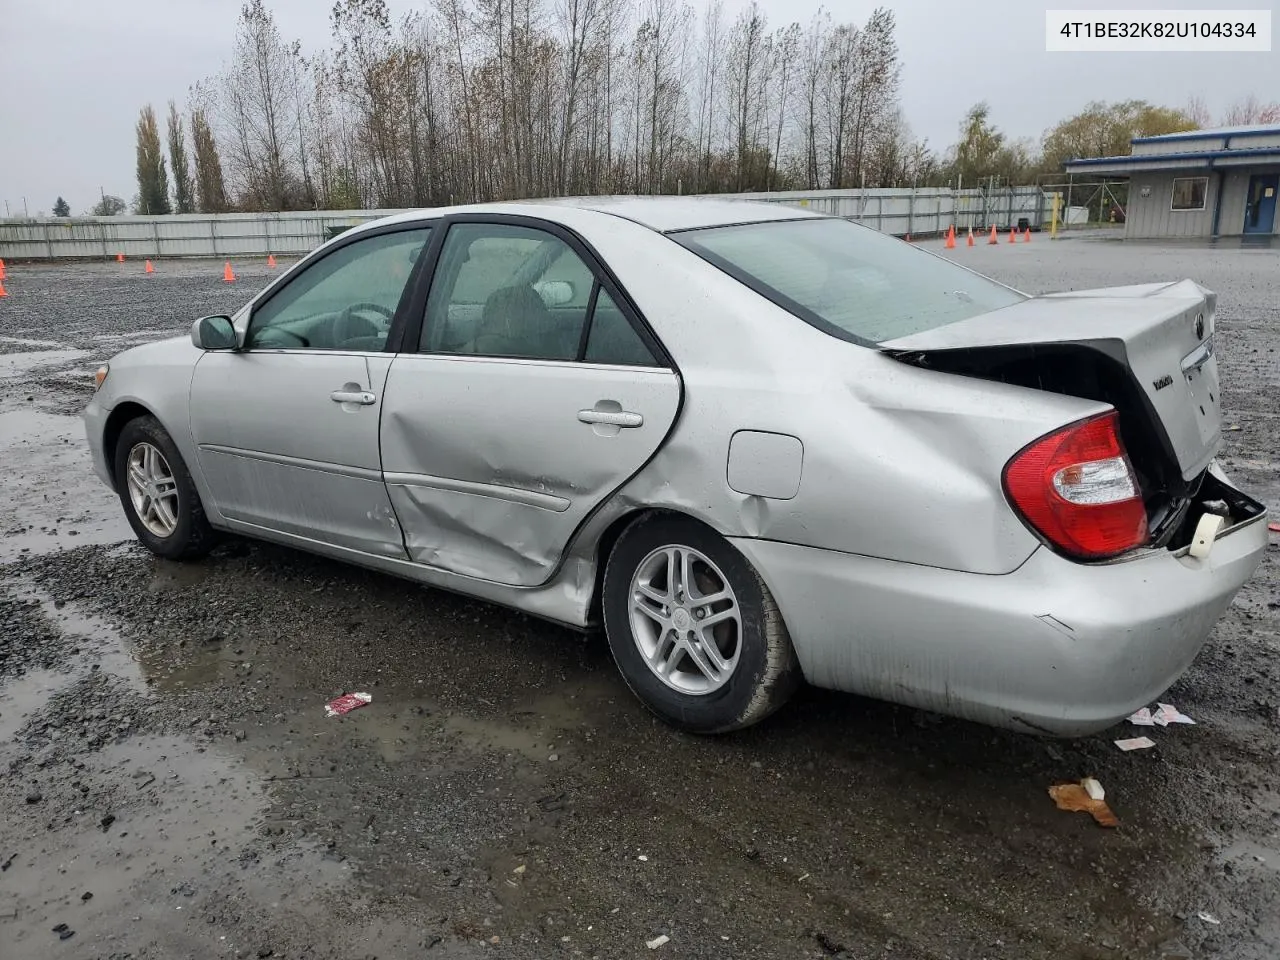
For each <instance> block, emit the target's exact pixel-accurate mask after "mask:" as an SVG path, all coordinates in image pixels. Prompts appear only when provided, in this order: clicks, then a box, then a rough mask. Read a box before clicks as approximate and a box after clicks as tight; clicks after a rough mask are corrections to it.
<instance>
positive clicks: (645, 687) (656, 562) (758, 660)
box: [603, 514, 801, 734]
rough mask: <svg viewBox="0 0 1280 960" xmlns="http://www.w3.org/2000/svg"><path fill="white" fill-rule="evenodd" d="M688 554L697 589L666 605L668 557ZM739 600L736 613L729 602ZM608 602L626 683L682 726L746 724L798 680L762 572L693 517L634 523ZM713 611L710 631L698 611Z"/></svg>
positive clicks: (608, 583) (608, 581)
mask: <svg viewBox="0 0 1280 960" xmlns="http://www.w3.org/2000/svg"><path fill="white" fill-rule="evenodd" d="M685 556H688V557H690V558H691V560H692V563H691V567H690V569H691V570H692V571H693V580H694V589H693V590H692V591H690V592H689V593H688V594H686V598H685V600H684V601H683V602H680V601H675V602H672V603H671V604H668V605H667V606H666V611H667V612H666V615H664V614H663V613H662V604H661V603H660V600H659V599H658V597H660V596H662V597H665V598H666V599H668V600H669V599H671V590H670V587H671V583H670V581H669V574H665V573H664V572H663V571H664V570H667V571H669V570H670V569H671V566H672V563H671V558H675V566H676V567H677V568H678V569H680V570H683V569H684V564H683V557H685ZM676 576H677V580H679V579H680V576H681V575H680V573H677V575H676ZM640 584H643V585H644V586H645V588H646V591H647V592H642V591H641V589H640V587H639V585H640ZM655 585H656V586H655ZM679 587H680V584H679V583H677V590H678V589H679ZM725 588H727V590H728V592H729V594H730V596H729V597H728V598H726V599H722V600H718V601H716V602H713V603H711V604H707V605H703V604H699V603H698V602H696V601H697V600H700V599H703V598H706V597H710V598H711V599H713V600H714V599H715V596H716V595H717V594H720V593H722V592H723V591H724V589H725ZM735 607H736V610H737V617H736V619H735V618H734V617H733V616H732V614H731V613H729V612H726V611H732V610H733V609H734V608H735ZM642 608H643V609H646V610H651V611H653V613H644V612H641V609H642ZM603 609H604V626H605V634H606V635H607V637H608V640H609V647H610V649H611V650H612V652H613V658H614V661H615V662H616V663H617V664H618V669H619V670H620V671H621V672H622V676H623V679H624V680H626V682H627V686H629V687H630V688H631V690H632V692H633V693H634V694H635V695H636V696H637V697H639V699H640V700H641V702H643V703H644V704H645V706H647V707H648V708H649V709H650V710H651V711H653V713H655V714H657V715H658V716H659V717H660V718H662V719H663V720H664V721H666V722H667V723H669V724H671V725H672V726H675V727H678V728H680V729H682V730H686V731H688V732H690V733H698V734H716V733H727V732H729V731H731V730H739V729H742V728H743V727H749V726H751V725H752V724H755V723H758V722H760V721H761V720H763V719H764V718H765V717H767V716H769V715H770V714H771V713H773V712H774V711H775V710H777V709H778V708H779V707H781V706H782V705H783V704H785V703H786V702H787V700H788V699H789V698H790V697H791V694H792V693H794V692H795V690H796V688H797V687H798V686H799V685H800V679H801V674H800V667H799V663H798V662H797V660H796V655H795V650H794V648H793V647H792V645H791V638H790V636H789V635H788V634H787V627H786V624H785V623H783V620H782V614H781V613H780V612H779V611H778V605H777V604H776V603H775V602H774V599H773V596H772V594H770V593H769V589H768V588H767V587H766V586H765V585H764V581H762V580H761V579H760V576H759V575H758V574H757V573H756V571H755V569H754V568H753V567H752V566H751V564H750V563H748V562H747V560H746V558H745V557H743V556H742V554H740V553H739V552H738V551H737V550H735V549H734V548H733V547H732V546H731V545H730V544H729V543H728V541H726V540H725V539H724V538H723V537H721V536H720V535H719V534H717V533H715V532H714V531H712V530H711V529H709V528H708V527H706V526H704V525H703V524H701V523H698V522H696V521H693V520H690V519H687V518H684V517H673V516H670V515H661V514H658V515H653V516H651V517H645V518H642V519H640V520H638V521H636V522H635V523H634V524H632V525H631V526H630V527H628V528H627V529H626V530H625V531H624V532H623V534H622V536H621V537H619V539H618V542H617V543H616V544H615V545H614V548H613V550H612V552H611V553H610V554H609V559H608V562H607V563H606V565H605V574H604V598H603ZM713 618H716V619H717V622H716V623H715V624H714V625H713V627H712V628H711V630H710V631H709V632H708V631H707V629H706V628H705V627H699V620H701V619H706V620H711V619H713ZM675 634H680V635H683V637H684V638H685V640H684V642H683V644H682V643H681V641H679V640H678V639H676V640H674V642H673V635H675ZM708 642H710V643H713V644H714V645H715V654H716V655H718V658H717V657H716V656H713V654H712V652H711V650H709V649H707V647H706V644H707V643H708ZM676 646H681V647H682V652H680V653H678V654H677V653H676V652H675V648H676ZM695 654H696V655H695ZM673 658H674V659H673ZM650 660H653V661H654V662H655V663H657V664H659V666H658V667H651V666H650ZM708 667H710V668H711V669H710V671H709V672H708ZM664 677H665V678H664Z"/></svg>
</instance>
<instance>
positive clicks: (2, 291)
mask: <svg viewBox="0 0 1280 960" xmlns="http://www.w3.org/2000/svg"><path fill="white" fill-rule="evenodd" d="M8 295H9V293H8V291H6V290H5V288H4V284H3V283H0V300H3V299H4V298H5V297H7V296H8Z"/></svg>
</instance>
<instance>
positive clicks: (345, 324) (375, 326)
mask: <svg viewBox="0 0 1280 960" xmlns="http://www.w3.org/2000/svg"><path fill="white" fill-rule="evenodd" d="M370 313H373V314H377V315H378V316H377V319H372V320H371V319H370V318H369V317H368V314H370ZM395 315H396V314H395V311H394V310H388V309H387V308H386V307H384V306H383V305H382V304H380V303H370V302H368V301H367V300H366V301H361V302H360V303H353V304H351V305H350V306H349V307H347V308H346V309H344V310H343V311H342V312H341V313H340V314H338V315H337V317H335V318H334V320H333V342H334V343H335V344H341V343H346V342H347V341H348V340H355V339H356V338H357V337H370V336H377V335H378V334H380V333H386V332H387V331H388V330H390V329H391V321H392V319H393V318H394V317H395Z"/></svg>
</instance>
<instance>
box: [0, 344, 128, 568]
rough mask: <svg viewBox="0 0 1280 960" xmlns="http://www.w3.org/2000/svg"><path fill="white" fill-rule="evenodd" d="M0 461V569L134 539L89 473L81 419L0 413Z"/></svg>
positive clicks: (115, 500) (27, 412)
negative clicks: (23, 559) (0, 467)
mask: <svg viewBox="0 0 1280 960" xmlns="http://www.w3.org/2000/svg"><path fill="white" fill-rule="evenodd" d="M5 359H6V358H5V357H3V356H0V363H3V361H4V360H5ZM0 462H3V463H5V465H6V469H5V470H4V471H2V472H0V563H5V562H8V561H12V560H16V559H18V558H19V557H20V556H22V555H23V554H27V553H33V554H46V553H52V552H54V551H57V550H60V549H69V548H71V547H77V546H81V545H83V544H89V543H95V544H101V543H116V542H119V541H121V540H126V539H132V538H133V530H132V528H131V527H130V526H129V522H128V521H127V520H126V519H125V516H124V510H123V508H122V507H121V506H120V501H119V499H118V498H117V497H116V495H115V494H114V493H113V492H112V491H111V490H110V488H108V487H107V486H106V485H105V484H104V483H102V481H100V480H99V479H98V477H97V475H96V474H95V473H94V472H93V466H92V463H91V462H90V459H89V444H88V441H87V440H86V439H85V435H84V426H83V424H82V422H81V421H80V418H79V417H69V416H60V415H58V414H52V413H43V412H40V411H35V410H8V411H4V412H0Z"/></svg>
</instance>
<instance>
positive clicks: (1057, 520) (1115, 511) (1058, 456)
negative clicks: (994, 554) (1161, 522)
mask: <svg viewBox="0 0 1280 960" xmlns="http://www.w3.org/2000/svg"><path fill="white" fill-rule="evenodd" d="M1004 489H1005V493H1006V494H1007V495H1008V497H1009V499H1010V500H1011V501H1012V502H1013V505H1014V506H1015V507H1016V508H1017V509H1018V511H1019V512H1020V513H1021V514H1022V516H1023V518H1024V519H1026V521H1027V523H1029V524H1031V526H1032V527H1033V528H1034V529H1035V530H1036V531H1038V532H1039V533H1040V535H1041V536H1043V537H1044V538H1045V539H1047V540H1048V541H1049V542H1050V543H1052V544H1053V545H1054V546H1056V547H1057V548H1058V549H1060V550H1061V551H1063V552H1064V553H1068V554H1070V555H1072V556H1075V557H1079V558H1081V559H1089V560H1099V559H1103V558H1106V557H1114V556H1117V555H1118V554H1121V553H1124V552H1125V551H1126V550H1132V549H1133V548H1134V547H1139V546H1141V545H1142V544H1144V543H1146V542H1147V510H1146V507H1145V506H1144V505H1143V503H1142V495H1141V492H1140V491H1139V490H1138V481H1137V479H1136V478H1135V477H1134V474H1133V466H1132V465H1131V464H1130V463H1129V456H1128V454H1126V453H1125V449H1124V444H1122V443H1121V442H1120V431H1119V417H1118V415H1117V414H1116V413H1114V412H1112V413H1107V414H1104V415H1102V416H1100V417H1094V418H1092V419H1089V420H1083V421H1081V422H1080V423H1076V424H1072V425H1071V426H1069V427H1066V428H1064V429H1062V430H1059V431H1058V432H1056V433H1051V434H1049V435H1048V436H1047V437H1043V438H1042V439H1040V440H1037V441H1036V442H1035V443H1033V444H1031V446H1029V447H1027V448H1026V449H1025V450H1023V451H1022V452H1021V453H1019V454H1018V455H1017V456H1016V457H1014V458H1013V459H1012V460H1010V461H1009V464H1008V466H1006V467H1005V468H1004Z"/></svg>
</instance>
